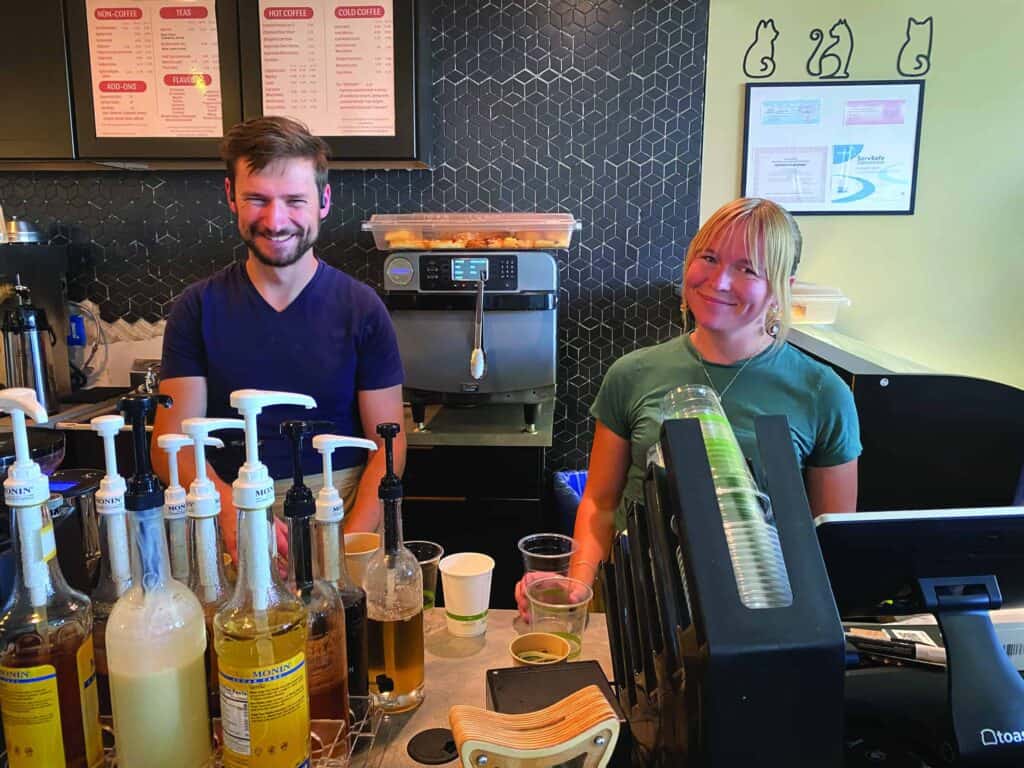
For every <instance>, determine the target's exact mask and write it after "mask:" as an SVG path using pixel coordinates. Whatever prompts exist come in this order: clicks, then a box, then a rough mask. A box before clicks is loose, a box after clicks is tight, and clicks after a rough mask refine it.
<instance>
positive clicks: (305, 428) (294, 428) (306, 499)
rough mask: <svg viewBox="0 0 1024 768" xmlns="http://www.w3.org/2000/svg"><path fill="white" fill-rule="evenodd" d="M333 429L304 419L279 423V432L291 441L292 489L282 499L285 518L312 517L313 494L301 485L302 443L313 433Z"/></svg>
mask: <svg viewBox="0 0 1024 768" xmlns="http://www.w3.org/2000/svg"><path fill="white" fill-rule="evenodd" d="M333 428H334V422H331V421H306V420H305V419H288V420H286V421H282V422H281V426H280V428H279V429H280V432H281V434H282V435H284V436H285V437H287V438H288V439H289V440H290V441H291V445H292V476H293V483H292V487H291V488H289V489H288V493H287V494H285V497H284V516H285V517H312V516H313V515H314V514H315V513H316V502H315V500H314V499H313V492H312V491H311V490H309V488H307V487H306V485H305V484H304V483H303V477H302V441H303V440H304V439H305V438H306V437H308V436H309V435H312V434H314V433H315V432H321V431H324V430H328V429H333Z"/></svg>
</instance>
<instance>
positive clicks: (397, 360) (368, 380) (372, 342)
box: [356, 288, 405, 391]
mask: <svg viewBox="0 0 1024 768" xmlns="http://www.w3.org/2000/svg"><path fill="white" fill-rule="evenodd" d="M366 294H367V298H366V302H365V303H366V308H365V317H364V319H363V322H362V329H361V333H360V334H359V348H358V350H357V352H358V360H357V362H356V389H357V390H360V391H361V390H367V389H385V388H387V387H393V386H395V385H397V384H401V383H402V382H403V381H404V380H405V375H404V373H403V371H402V357H401V355H400V354H399V352H398V338H397V337H396V336H395V328H394V326H393V325H392V324H391V316H390V315H388V311H387V309H386V308H385V307H384V302H382V301H381V300H380V297H379V296H377V294H376V293H374V292H373V291H372V290H371V289H369V288H367V289H366Z"/></svg>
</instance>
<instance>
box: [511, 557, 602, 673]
mask: <svg viewBox="0 0 1024 768" xmlns="http://www.w3.org/2000/svg"><path fill="white" fill-rule="evenodd" d="M526 597H527V598H528V599H529V601H530V631H531V632H550V633H551V634H553V635H558V636H559V637H563V638H565V639H566V640H568V641H569V646H570V651H569V659H570V660H571V659H575V658H576V657H577V656H579V655H580V650H581V649H582V647H583V630H584V629H586V627H587V611H588V609H589V607H590V601H591V599H592V598H593V597H594V591H593V590H592V589H591V588H590V587H588V586H587V585H586V584H584V583H583V582H582V581H577V580H576V579H570V578H569V577H567V576H551V577H548V578H544V579H537V580H536V581H534V582H532V583H530V584H529V585H528V586H527V587H526Z"/></svg>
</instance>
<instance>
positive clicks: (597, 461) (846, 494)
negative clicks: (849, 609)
mask: <svg viewBox="0 0 1024 768" xmlns="http://www.w3.org/2000/svg"><path fill="white" fill-rule="evenodd" d="M800 248H801V237H800V230H799V229H798V228H797V226H796V222H795V221H794V220H793V217H792V216H791V215H790V214H789V213H788V212H787V211H786V210H785V209H783V208H782V207H780V206H779V205H777V204H776V203H773V202H771V201H770V200H762V199H758V198H741V199H739V200H734V201H733V202H731V203H728V204H726V205H724V206H722V207H721V208H719V209H718V210H717V211H715V213H714V214H713V215H712V216H711V218H710V219H708V221H707V222H706V223H705V224H704V226H702V227H701V228H700V230H699V231H698V232H697V234H696V236H695V237H694V238H693V240H692V241H691V243H690V247H689V249H688V250H687V253H686V261H685V262H684V265H683V304H682V310H683V318H684V320H683V323H684V334H683V335H682V336H680V337H678V338H675V339H672V340H671V341H667V342H665V343H663V344H658V345H655V346H653V347H646V348H644V349H639V350H636V351H635V352H630V353H629V354H627V355H625V356H623V357H622V358H620V359H619V360H617V361H616V362H615V363H614V364H613V365H612V366H611V368H609V370H608V373H607V374H606V375H605V378H604V381H603V383H602V384H601V389H600V391H599V392H598V394H597V399H596V400H595V401H594V404H593V406H592V407H591V409H590V413H591V415H592V416H593V417H594V419H595V430H594V441H593V446H592V448H591V453H590V467H589V472H588V476H587V484H586V488H585V490H584V493H583V498H582V499H581V501H580V504H579V508H578V510H577V512H576V527H575V531H574V534H573V535H574V538H575V539H576V543H577V551H576V554H575V555H574V557H573V562H572V568H571V572H570V575H572V576H574V577H576V578H578V579H580V580H581V581H584V582H586V583H588V584H589V583H591V582H592V581H593V579H594V575H595V571H596V566H595V565H594V564H596V563H600V562H601V561H603V560H605V559H606V558H607V557H608V553H609V550H610V548H611V542H612V537H613V536H614V534H615V532H616V531H617V530H621V529H622V528H624V527H625V509H626V505H627V504H628V503H629V502H630V501H634V500H638V501H642V498H643V488H642V484H643V477H644V468H645V464H646V460H647V449H648V448H649V447H650V446H651V445H652V444H653V443H654V442H655V441H657V439H658V432H659V429H660V427H661V420H660V418H659V404H660V402H661V399H662V397H663V396H664V395H665V393H666V392H668V391H669V390H671V389H673V388H675V387H677V386H680V385H682V384H710V385H711V386H712V387H714V389H715V390H716V391H717V392H718V396H719V397H720V398H721V400H722V405H723V406H724V408H725V412H726V414H727V415H728V417H729V421H730V423H731V424H732V427H733V431H734V432H735V433H736V437H737V439H738V440H739V443H740V446H741V448H742V449H743V451H744V453H745V454H746V456H747V457H748V458H752V457H754V455H755V446H754V417H755V416H758V415H761V414H783V415H785V416H786V417H787V418H788V419H789V426H790V433H791V435H792V438H793V449H794V451H795V452H796V456H797V459H798V461H799V463H800V466H801V467H802V468H803V472H804V483H805V485H806V488H807V497H808V500H809V501H810V506H811V512H812V513H813V514H814V515H822V514H826V513H829V512H852V511H854V510H855V509H856V505H857V457H858V456H859V455H860V452H861V444H860V428H859V424H858V421H857V412H856V409H855V407H854V403H853V394H852V393H851V392H850V389H849V388H848V387H847V386H846V384H844V383H843V381H842V380H841V379H840V378H839V377H838V376H837V375H836V373H835V372H834V371H832V369H830V368H828V367H827V366H825V365H822V364H820V363H818V362H816V361H814V360H811V359H810V358H809V357H807V356H806V355H804V354H803V353H802V352H800V351H799V350H797V349H796V348H795V347H793V346H791V345H789V344H787V343H786V341H785V339H786V333H787V331H788V330H789V312H790V295H791V293H790V287H791V285H792V283H793V279H794V275H795V273H796V267H797V264H798V263H799V260H800ZM528 578H529V577H527V580H528ZM524 586H525V583H524V581H520V582H519V584H518V585H517V586H516V599H517V602H518V603H519V606H520V610H521V611H525V608H526V600H525V594H524V591H523V588H524Z"/></svg>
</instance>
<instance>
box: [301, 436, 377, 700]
mask: <svg viewBox="0 0 1024 768" xmlns="http://www.w3.org/2000/svg"><path fill="white" fill-rule="evenodd" d="M313 448H315V449H316V450H317V451H319V452H320V454H321V455H322V456H323V477H324V484H323V486H322V487H321V488H320V490H319V491H318V492H317V494H316V542H315V545H314V548H313V554H314V558H313V559H314V573H315V575H316V578H318V579H324V580H325V581H327V582H329V583H331V584H333V585H334V588H335V589H336V590H338V594H339V595H341V604H342V606H343V607H344V609H345V644H346V648H347V656H348V692H349V695H350V697H351V696H355V697H359V699H365V698H366V697H367V696H368V695H369V688H368V682H367V681H368V678H367V671H366V664H367V658H366V653H367V651H366V591H365V590H364V589H363V586H362V585H361V584H356V582H355V581H354V580H353V579H352V577H351V575H349V572H348V568H347V567H346V564H345V537H344V535H343V533H342V528H341V524H342V521H343V520H344V518H345V504H344V502H343V501H342V498H341V494H339V493H338V489H337V488H335V487H334V483H333V482H332V481H331V477H332V476H333V469H334V468H333V466H332V461H331V460H332V454H333V453H334V450H335V449H336V448H365V449H366V450H368V451H375V450H377V444H376V443H375V442H373V441H372V440H367V439H365V438H362V437H347V436H344V435H317V436H316V437H314V438H313ZM349 706H350V707H351V709H352V710H353V712H355V714H356V716H357V717H359V716H361V715H362V714H363V713H362V705H361V704H360V705H358V706H357V705H356V703H355V702H352V703H350V705H349Z"/></svg>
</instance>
